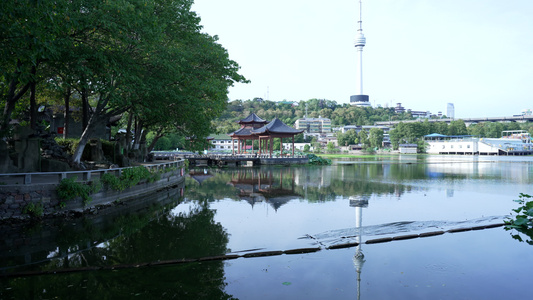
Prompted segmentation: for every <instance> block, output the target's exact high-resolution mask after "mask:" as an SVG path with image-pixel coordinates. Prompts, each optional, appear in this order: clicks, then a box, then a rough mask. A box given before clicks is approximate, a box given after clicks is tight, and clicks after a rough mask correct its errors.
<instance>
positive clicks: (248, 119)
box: [238, 113, 268, 124]
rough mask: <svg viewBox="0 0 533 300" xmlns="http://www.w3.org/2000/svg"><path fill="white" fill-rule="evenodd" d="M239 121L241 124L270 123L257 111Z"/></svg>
mask: <svg viewBox="0 0 533 300" xmlns="http://www.w3.org/2000/svg"><path fill="white" fill-rule="evenodd" d="M238 123H239V124H243V123H263V124H266V123H268V121H267V120H264V119H261V118H260V117H258V116H257V115H256V114H255V113H251V114H250V115H249V116H248V117H246V118H244V119H242V120H240V121H239V122H238Z"/></svg>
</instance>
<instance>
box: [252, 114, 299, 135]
mask: <svg viewBox="0 0 533 300" xmlns="http://www.w3.org/2000/svg"><path fill="white" fill-rule="evenodd" d="M302 132H303V130H298V129H294V128H292V127H290V126H287V125H285V123H283V122H282V121H281V120H280V119H278V118H274V120H272V121H270V123H268V124H266V125H265V126H263V127H261V128H258V129H254V130H252V133H253V134H263V133H278V134H282V133H284V134H299V133H302Z"/></svg>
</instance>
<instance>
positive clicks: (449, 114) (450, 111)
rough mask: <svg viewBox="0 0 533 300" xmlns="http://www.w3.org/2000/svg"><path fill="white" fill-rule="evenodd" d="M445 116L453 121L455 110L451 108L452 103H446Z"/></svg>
mask: <svg viewBox="0 0 533 300" xmlns="http://www.w3.org/2000/svg"><path fill="white" fill-rule="evenodd" d="M446 116H447V117H448V118H450V119H455V108H454V107H453V103H448V106H447V108H446Z"/></svg>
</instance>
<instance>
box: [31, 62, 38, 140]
mask: <svg viewBox="0 0 533 300" xmlns="http://www.w3.org/2000/svg"><path fill="white" fill-rule="evenodd" d="M36 72H37V70H36V69H35V67H32V68H31V74H32V75H33V78H32V80H31V81H30V128H31V129H33V130H35V129H36V127H37V101H36V100H35V98H36V95H35V92H36V91H35V85H36V83H35V73H36Z"/></svg>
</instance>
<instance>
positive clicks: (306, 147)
mask: <svg viewBox="0 0 533 300" xmlns="http://www.w3.org/2000/svg"><path fill="white" fill-rule="evenodd" d="M310 149H311V146H309V144H305V145H304V152H309V150H310Z"/></svg>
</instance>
